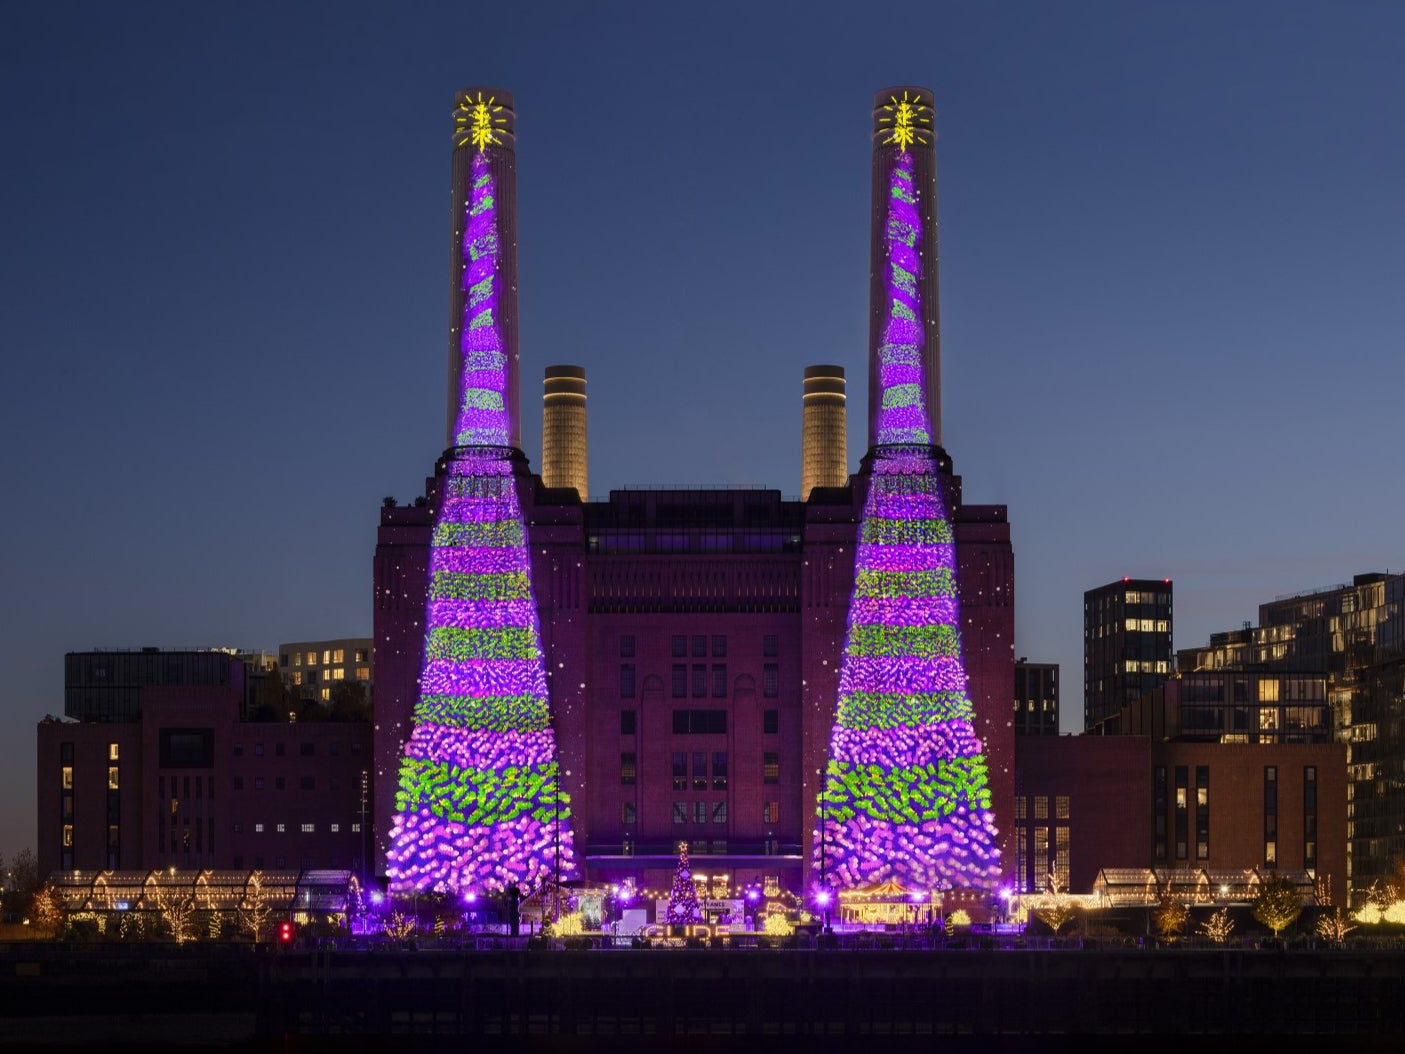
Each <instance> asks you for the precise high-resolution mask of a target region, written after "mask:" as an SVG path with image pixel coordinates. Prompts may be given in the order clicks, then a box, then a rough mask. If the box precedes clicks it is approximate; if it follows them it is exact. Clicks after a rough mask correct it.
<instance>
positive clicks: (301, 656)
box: [278, 637, 372, 703]
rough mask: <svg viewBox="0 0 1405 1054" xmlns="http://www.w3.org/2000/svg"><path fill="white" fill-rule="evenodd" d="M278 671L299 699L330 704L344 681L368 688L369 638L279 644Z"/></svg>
mask: <svg viewBox="0 0 1405 1054" xmlns="http://www.w3.org/2000/svg"><path fill="white" fill-rule="evenodd" d="M278 672H279V673H280V674H282V676H283V683H284V684H286V685H287V686H288V688H289V689H290V690H291V691H292V693H293V694H294V695H296V696H298V697H299V698H303V699H315V700H317V701H318V702H322V703H329V702H331V699H332V689H334V688H335V687H336V686H337V685H338V684H342V683H344V682H353V683H356V682H359V683H360V684H362V685H364V686H365V688H366V689H367V691H369V690H370V688H371V680H372V678H371V638H370V637H339V638H337V639H336V640H305V641H293V642H291V643H288V644H280V645H278Z"/></svg>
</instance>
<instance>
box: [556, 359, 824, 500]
mask: <svg viewBox="0 0 1405 1054" xmlns="http://www.w3.org/2000/svg"><path fill="white" fill-rule="evenodd" d="M841 383H842V382H841ZM542 384H543V386H544V391H543V394H542V482H543V483H545V484H546V485H547V486H548V487H574V488H575V490H576V493H577V494H578V495H580V499H581V501H585V500H587V496H588V493H589V492H588V490H587V489H586V473H587V459H586V443H585V370H583V369H582V368H581V367H579V366H548V367H547V368H546V376H545V378H544V379H543V381H542ZM841 401H842V400H841ZM840 413H841V415H842V414H843V410H842V409H841V410H840Z"/></svg>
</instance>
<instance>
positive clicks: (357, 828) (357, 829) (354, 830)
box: [351, 823, 361, 834]
mask: <svg viewBox="0 0 1405 1054" xmlns="http://www.w3.org/2000/svg"><path fill="white" fill-rule="evenodd" d="M351 833H352V834H360V833H361V825H360V824H359V823H354V824H352V825H351Z"/></svg>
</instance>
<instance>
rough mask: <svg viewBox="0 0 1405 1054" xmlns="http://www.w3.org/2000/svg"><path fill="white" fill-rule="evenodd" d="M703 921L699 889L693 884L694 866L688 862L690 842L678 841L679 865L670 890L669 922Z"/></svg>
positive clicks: (688, 922)
mask: <svg viewBox="0 0 1405 1054" xmlns="http://www.w3.org/2000/svg"><path fill="white" fill-rule="evenodd" d="M701 921H702V909H701V908H699V907H698V891H697V887H695V886H694V885H693V868H692V865H691V864H689V863H688V843H687V842H679V843H678V866H677V867H676V868H675V869H674V871H673V888H672V889H670V890H669V891H668V924H669V925H670V926H686V925H688V924H690V923H694V922H701Z"/></svg>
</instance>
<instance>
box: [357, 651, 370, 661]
mask: <svg viewBox="0 0 1405 1054" xmlns="http://www.w3.org/2000/svg"><path fill="white" fill-rule="evenodd" d="M353 654H354V656H355V661H356V662H370V661H371V653H370V652H369V651H367V650H366V649H365V648H357V649H356V651H355V652H354V653H353Z"/></svg>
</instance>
